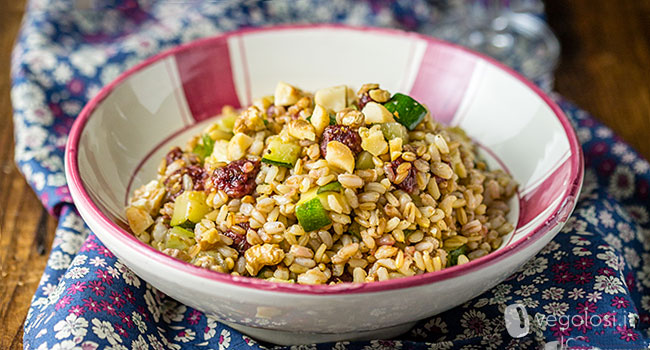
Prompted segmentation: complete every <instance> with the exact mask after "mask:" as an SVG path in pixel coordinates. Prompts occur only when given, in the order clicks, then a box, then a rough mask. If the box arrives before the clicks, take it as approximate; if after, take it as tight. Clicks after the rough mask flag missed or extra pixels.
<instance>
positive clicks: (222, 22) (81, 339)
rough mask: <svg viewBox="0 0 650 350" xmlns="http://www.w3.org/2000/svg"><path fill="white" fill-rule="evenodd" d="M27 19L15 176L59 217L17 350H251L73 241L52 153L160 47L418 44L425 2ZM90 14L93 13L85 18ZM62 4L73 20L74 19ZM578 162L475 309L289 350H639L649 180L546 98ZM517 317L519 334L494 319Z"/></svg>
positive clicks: (208, 6)
mask: <svg viewBox="0 0 650 350" xmlns="http://www.w3.org/2000/svg"><path fill="white" fill-rule="evenodd" d="M81 3H82V2H78V1H51V2H50V1H48V0H34V1H31V2H30V3H29V6H28V10H27V14H26V17H25V19H24V24H23V28H22V31H21V34H20V37H19V40H18V44H17V45H16V48H15V50H14V53H13V55H14V56H13V65H12V79H13V87H12V91H11V96H12V101H13V106H14V127H15V135H16V156H15V158H16V162H17V164H18V166H19V168H20V169H21V171H22V173H23V174H24V175H25V177H26V178H27V180H28V182H29V183H30V185H31V186H32V187H33V189H34V191H36V193H37V194H38V196H39V198H41V200H42V202H43V205H44V206H45V207H46V208H47V209H48V210H50V212H51V213H52V214H53V215H57V216H58V217H59V226H58V228H57V230H56V237H55V240H54V243H53V247H52V251H51V254H50V257H49V261H48V264H47V267H46V270H45V273H44V274H43V277H42V279H41V282H40V285H39V287H38V290H37V291H36V294H35V295H34V298H33V301H32V305H31V308H30V310H29V313H28V315H27V318H26V322H25V335H24V347H25V349H39V350H44V349H56V350H60V349H75V350H79V349H83V350H90V349H107V350H118V349H119V350H124V349H138V350H144V349H153V350H162V349H219V350H223V349H248V348H253V349H264V348H273V345H272V344H260V343H258V342H257V341H255V340H253V339H251V338H249V337H247V336H246V335H244V334H241V333H240V332H238V331H235V330H233V329H231V328H229V327H227V326H225V325H223V324H221V323H220V322H219V321H218V320H216V319H214V318H211V317H209V316H206V315H205V314H203V313H201V312H199V311H197V310H194V309H192V308H189V307H187V306H185V305H182V304H179V303H178V302H176V301H175V300H173V299H171V298H169V297H167V296H166V295H164V294H162V293H160V292H159V291H157V290H156V289H155V288H153V287H152V286H150V285H149V284H147V283H146V282H144V281H143V280H141V279H140V278H139V277H137V276H136V275H135V274H134V273H133V272H132V271H131V270H129V269H128V268H127V267H126V266H124V265H123V264H122V263H121V262H120V261H119V260H118V259H117V258H116V257H115V256H114V255H113V253H112V252H110V251H109V250H108V249H106V247H105V246H104V245H103V244H102V242H101V241H99V240H98V239H97V237H96V236H95V235H94V234H93V233H92V232H90V231H89V229H88V228H87V226H86V225H85V224H84V222H83V220H82V219H81V217H80V216H79V215H78V213H77V212H76V210H75V208H74V205H73V203H72V200H71V198H70V196H69V193H68V189H67V187H66V181H65V176H64V173H63V152H64V146H65V142H66V138H67V133H68V131H69V129H70V127H71V125H72V122H73V121H74V118H75V117H76V115H77V114H78V113H79V112H80V110H81V108H82V107H83V105H84V104H85V103H86V102H87V101H88V100H89V99H90V98H92V97H93V96H94V95H95V94H96V93H97V92H98V91H99V89H100V88H101V86H103V85H105V84H107V83H108V82H110V81H111V80H112V79H114V78H115V77H117V75H119V74H120V73H121V72H123V71H124V70H126V69H127V68H129V67H131V66H133V65H134V64H136V63H137V62H139V61H141V60H142V59H144V58H146V57H149V56H151V55H153V54H155V53H157V52H160V51H161V50H164V49H166V48H169V47H172V46H174V45H177V44H180V43H184V42H188V41H191V40H194V39H196V38H199V37H204V36H208V35H213V34H217V33H220V32H224V31H229V30H234V29H237V28H240V27H245V26H262V25H270V24H277V23H286V22H295V19H296V18H309V19H310V20H311V21H313V22H340V23H346V24H351V25H374V26H387V27H399V28H404V29H409V30H418V29H420V28H422V27H423V26H426V25H430V22H431V18H434V17H435V16H436V14H438V13H439V11H440V10H439V9H437V8H435V7H432V6H430V5H429V3H428V2H426V1H395V2H390V1H361V2H348V1H341V0H337V1H333V2H329V1H316V0H309V1H299V2H295V3H294V2H283V1H274V2H260V1H245V2H243V3H240V2H236V1H220V2H205V3H201V2H196V3H195V2H175V1H161V2H152V1H139V2H136V1H113V2H109V1H105V2H101V7H95V8H92V9H80V8H77V7H75V6H77V5H78V4H81ZM94 3H96V4H94V5H97V4H98V3H100V2H94ZM75 4H77V5H75ZM555 98H556V100H557V101H558V102H559V103H560V105H561V107H562V108H563V109H564V111H565V112H566V113H567V115H568V116H569V118H570V119H571V121H572V122H573V124H574V127H575V128H576V130H577V133H578V136H579V138H580V140H581V142H582V147H583V151H584V154H585V159H586V172H585V182H584V187H583V190H582V193H581V197H580V201H579V203H578V206H577V208H576V210H575V212H574V214H573V216H572V217H571V219H570V220H569V222H568V223H567V224H566V226H565V227H564V229H563V230H562V232H561V233H560V234H558V236H557V237H556V238H555V239H554V240H553V241H552V242H551V243H549V244H548V245H547V246H546V247H545V248H544V249H543V250H542V251H541V252H540V253H539V254H538V255H537V256H535V257H534V258H533V259H531V260H530V261H529V262H528V263H527V264H526V265H525V266H523V267H522V268H521V269H520V270H519V271H518V272H517V273H515V274H514V275H512V276H510V277H509V278H508V279H507V280H506V281H504V282H503V283H501V284H500V285H498V286H496V287H495V288H493V289H492V290H490V291H488V292H486V293H484V294H483V295H481V296H479V297H477V298H475V299H473V300H470V301H468V302H466V303H465V304H463V305H461V306H458V307H456V308H454V309H452V310H449V311H447V312H445V313H442V314H440V315H437V316H435V317H432V318H430V319H427V320H422V321H421V322H419V323H418V324H417V325H416V326H415V327H414V328H413V329H412V330H411V331H409V332H408V333H406V334H403V335H401V336H400V337H398V339H395V340H376V341H369V342H340V343H335V344H318V345H302V346H294V347H286V348H291V349H364V350H366V349H367V350H371V349H532V348H543V347H544V345H545V344H547V343H549V342H551V341H559V342H562V343H565V344H568V345H569V346H571V347H576V348H585V349H587V348H592V347H598V348H600V349H635V348H638V349H641V348H647V347H648V345H649V344H650V214H649V212H648V211H649V209H650V198H649V196H650V193H649V192H650V165H649V164H648V162H647V161H646V160H644V159H642V158H640V157H639V155H638V154H637V153H636V152H635V151H634V150H632V149H631V148H630V147H629V146H627V145H626V144H625V143H624V142H623V141H621V140H620V139H619V138H617V137H616V136H615V135H614V134H613V133H612V131H611V130H610V129H608V128H607V127H605V126H603V125H601V124H600V123H599V122H597V121H596V120H595V119H594V118H593V117H591V116H590V115H588V114H587V113H586V112H584V111H582V110H580V109H578V108H576V107H575V106H573V105H571V104H570V103H568V102H566V101H564V100H562V99H561V98H560V97H559V96H555ZM512 304H520V305H522V306H523V307H525V309H526V313H527V315H526V316H527V318H528V319H529V326H530V329H529V332H527V334H526V335H524V336H523V337H520V338H514V337H512V336H511V335H510V334H509V326H512V324H509V323H508V322H507V321H508V319H507V317H506V318H504V312H505V311H506V310H507V307H508V306H509V305H512Z"/></svg>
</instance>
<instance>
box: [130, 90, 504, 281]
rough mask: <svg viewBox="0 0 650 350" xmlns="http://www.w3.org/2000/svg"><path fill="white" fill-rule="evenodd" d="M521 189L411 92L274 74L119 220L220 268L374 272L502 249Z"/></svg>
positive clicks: (156, 243) (158, 244) (259, 272)
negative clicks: (271, 89) (258, 94)
mask: <svg viewBox="0 0 650 350" xmlns="http://www.w3.org/2000/svg"><path fill="white" fill-rule="evenodd" d="M441 103H444V101H441ZM516 190H517V184H516V183H515V181H513V179H512V178H511V177H510V176H509V175H508V174H507V173H505V172H504V171H502V170H498V169H497V170H490V169H488V168H487V165H486V163H485V162H484V161H482V160H481V159H480V158H479V157H478V156H477V153H476V145H475V144H473V143H472V141H471V140H470V139H469V138H468V137H467V136H466V135H465V133H464V132H463V131H462V130H461V129H459V128H455V127H445V126H442V125H441V124H439V123H437V122H436V121H435V120H434V118H432V117H431V116H430V114H429V112H428V110H427V108H426V107H425V106H424V105H422V104H420V103H418V102H417V101H416V100H415V99H413V98H412V97H410V96H407V95H404V94H400V93H394V94H391V93H390V92H389V91H387V90H384V89H382V88H381V87H380V86H379V85H378V84H365V85H363V86H362V87H361V88H360V89H359V90H358V91H357V92H356V94H355V93H354V91H353V90H352V89H351V88H349V87H347V86H345V85H340V86H334V87H328V88H323V89H320V90H318V91H316V92H315V93H313V94H312V93H310V92H306V91H302V90H300V89H299V88H297V87H295V86H292V85H289V84H287V83H284V82H280V83H278V85H277V87H276V89H275V94H274V95H272V96H266V97H263V98H261V99H258V100H256V101H254V103H253V104H252V105H251V106H250V107H248V108H244V109H242V110H235V109H233V108H231V107H225V108H224V109H223V113H222V115H221V116H220V117H219V118H216V119H215V121H214V123H212V124H211V125H210V126H208V127H207V128H206V129H204V130H203V131H202V132H201V134H199V135H196V136H194V137H193V138H192V139H191V140H189V142H188V143H187V144H186V145H185V146H184V147H183V148H179V147H175V148H173V149H171V150H170V151H169V152H168V153H167V155H166V157H165V158H164V159H162V161H161V163H160V166H159V168H158V174H157V178H156V179H155V180H152V181H151V182H149V183H147V184H146V185H144V186H142V187H141V188H140V189H138V190H136V191H134V193H133V196H132V197H131V199H130V201H129V206H128V207H127V208H126V218H127V221H128V224H129V226H130V228H131V231H132V233H133V234H134V235H135V236H136V237H137V238H138V239H139V240H141V241H142V242H144V243H147V244H149V245H151V246H152V247H154V248H155V249H158V250H160V251H162V252H163V253H165V254H167V255H169V256H172V257H174V258H177V259H180V260H183V261H186V262H188V263H190V264H193V265H196V266H200V267H203V268H207V269H211V270H214V271H218V272H222V273H230V274H233V275H241V276H252V277H258V278H263V279H267V280H270V281H277V282H292V283H301V284H334V283H342V282H370V281H383V280H388V279H392V278H400V277H406V276H413V275H419V274H423V273H427V272H434V271H438V270H441V269H443V268H445V267H449V266H453V265H460V264H465V263H467V262H469V261H471V260H474V259H477V258H480V257H482V256H484V255H486V254H489V253H490V252H492V251H494V250H495V249H498V248H499V247H500V246H501V245H502V242H503V238H504V236H506V235H507V234H508V233H510V232H511V231H512V230H513V228H514V227H513V224H512V223H510V222H508V220H507V219H506V215H507V214H508V212H509V211H510V208H509V206H508V202H509V199H510V198H511V197H512V196H513V195H515V193H516Z"/></svg>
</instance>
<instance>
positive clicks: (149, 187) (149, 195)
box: [130, 180, 167, 215]
mask: <svg viewBox="0 0 650 350" xmlns="http://www.w3.org/2000/svg"><path fill="white" fill-rule="evenodd" d="M166 192H167V191H166V190H165V188H164V187H163V186H161V185H160V183H158V181H156V180H153V181H150V182H149V183H147V184H146V185H144V186H142V187H141V188H139V189H137V190H135V192H134V193H133V197H132V198H131V200H130V205H131V206H133V207H139V208H142V209H144V210H145V211H146V212H147V213H149V214H151V215H155V214H156V213H157V212H158V210H159V209H160V204H161V203H162V200H163V198H164V197H165V193H166Z"/></svg>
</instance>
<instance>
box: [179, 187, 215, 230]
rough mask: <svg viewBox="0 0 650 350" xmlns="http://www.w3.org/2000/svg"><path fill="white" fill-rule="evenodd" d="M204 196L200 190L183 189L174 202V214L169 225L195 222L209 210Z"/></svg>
mask: <svg viewBox="0 0 650 350" xmlns="http://www.w3.org/2000/svg"><path fill="white" fill-rule="evenodd" d="M205 200H206V196H205V193H204V192H202V191H185V192H183V193H182V194H181V195H180V196H178V198H176V201H175V202H174V214H173V215H172V219H171V222H170V223H169V224H170V225H171V226H178V225H182V224H185V223H186V222H188V221H189V222H191V223H195V224H196V223H197V222H199V221H201V219H202V218H203V217H204V216H205V214H207V213H209V212H210V207H208V205H207V204H206V203H205Z"/></svg>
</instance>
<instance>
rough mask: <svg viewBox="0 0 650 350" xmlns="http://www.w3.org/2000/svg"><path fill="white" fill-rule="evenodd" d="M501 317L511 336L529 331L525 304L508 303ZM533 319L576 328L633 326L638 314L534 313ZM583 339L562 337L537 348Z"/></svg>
mask: <svg viewBox="0 0 650 350" xmlns="http://www.w3.org/2000/svg"><path fill="white" fill-rule="evenodd" d="M503 318H504V321H505V325H506V330H507V331H508V334H509V335H510V336H511V337H513V338H522V337H525V336H526V335H528V334H530V333H531V325H530V320H531V317H529V316H528V311H527V310H526V307H525V306H523V305H521V304H511V305H508V306H507V307H506V309H505V310H504V314H503ZM534 321H535V323H536V324H539V325H542V324H543V325H545V326H548V327H554V326H556V325H559V326H560V327H563V328H568V327H571V328H577V327H580V326H582V325H585V323H586V324H587V325H588V326H589V329H593V328H597V327H605V325H607V327H611V326H612V325H627V326H629V327H632V328H634V327H635V326H636V323H637V321H638V316H636V315H632V314H630V315H629V316H628V315H623V317H621V318H619V319H617V316H616V315H608V316H603V315H600V314H588V313H586V312H585V313H584V314H576V315H562V316H555V315H543V314H540V313H537V314H535V317H534ZM585 340H586V339H585V338H584V337H582V336H576V337H562V338H560V339H559V340H553V341H550V342H547V343H544V345H543V347H542V348H540V349H539V350H568V349H572V348H574V347H576V346H579V345H584V343H583V342H582V341H585ZM591 346H593V344H591ZM593 349H600V350H605V348H600V347H597V346H594V347H593ZM629 350H633V349H629Z"/></svg>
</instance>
